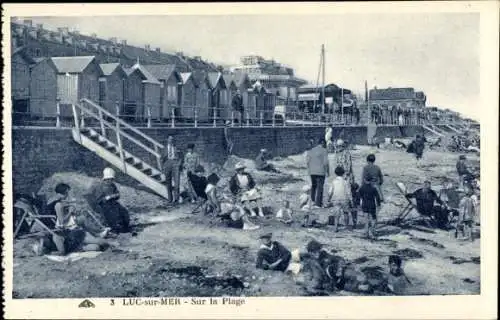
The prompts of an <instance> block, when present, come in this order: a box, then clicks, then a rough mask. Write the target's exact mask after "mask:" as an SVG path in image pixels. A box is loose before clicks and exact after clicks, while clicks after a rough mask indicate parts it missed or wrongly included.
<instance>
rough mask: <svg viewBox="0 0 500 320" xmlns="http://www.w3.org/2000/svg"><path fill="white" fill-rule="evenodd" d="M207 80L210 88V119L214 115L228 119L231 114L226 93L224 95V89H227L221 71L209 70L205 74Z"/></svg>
mask: <svg viewBox="0 0 500 320" xmlns="http://www.w3.org/2000/svg"><path fill="white" fill-rule="evenodd" d="M207 78H208V81H209V83H210V88H211V96H210V106H209V113H208V116H209V117H210V119H213V118H214V117H215V118H217V119H229V118H230V116H231V113H230V111H229V110H230V109H229V105H230V102H228V101H227V100H226V99H227V95H225V90H226V89H227V87H226V83H225V82H224V78H223V77H222V73H221V72H209V73H208V74H207Z"/></svg>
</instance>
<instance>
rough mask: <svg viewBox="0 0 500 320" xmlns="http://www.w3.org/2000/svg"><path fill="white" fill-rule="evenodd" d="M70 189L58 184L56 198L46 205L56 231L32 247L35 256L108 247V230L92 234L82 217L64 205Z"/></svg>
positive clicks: (65, 185)
mask: <svg viewBox="0 0 500 320" xmlns="http://www.w3.org/2000/svg"><path fill="white" fill-rule="evenodd" d="M70 190H71V187H70V186H69V185H67V184H65V183H59V184H58V185H57V186H56V188H55V192H56V196H55V197H54V198H53V199H51V200H50V201H49V203H48V206H47V210H48V212H49V213H50V214H53V215H55V216H56V217H57V218H56V225H55V227H56V230H55V231H54V234H53V235H52V237H48V236H44V237H41V238H40V239H39V242H38V243H36V244H35V245H34V246H33V250H34V251H35V254H37V255H43V254H45V253H47V252H50V251H53V250H56V251H57V254H58V255H66V254H68V253H70V252H75V251H101V250H102V249H104V248H105V247H107V246H108V242H107V241H106V240H104V237H106V235H107V233H108V232H109V229H108V228H105V229H104V230H102V231H101V232H100V233H97V231H95V230H94V232H92V231H91V230H89V229H88V228H87V227H86V226H85V221H84V220H83V219H82V217H77V216H76V212H75V211H74V207H72V206H70V205H68V204H67V203H65V200H66V199H67V198H68V195H69V191H70ZM72 209H73V210H72Z"/></svg>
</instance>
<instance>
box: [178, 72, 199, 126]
mask: <svg viewBox="0 0 500 320" xmlns="http://www.w3.org/2000/svg"><path fill="white" fill-rule="evenodd" d="M181 78H182V99H181V108H180V109H181V112H180V113H181V117H182V118H183V119H185V120H186V119H194V110H195V108H196V94H197V89H198V88H197V87H198V85H197V83H196V81H195V80H194V77H193V74H192V73H191V72H183V73H181Z"/></svg>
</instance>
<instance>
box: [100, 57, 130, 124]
mask: <svg viewBox="0 0 500 320" xmlns="http://www.w3.org/2000/svg"><path fill="white" fill-rule="evenodd" d="M99 66H100V67H101V69H102V72H103V76H102V77H101V78H99V104H100V105H101V106H102V107H104V108H105V109H106V110H107V111H108V112H110V113H112V114H116V106H117V105H118V107H120V106H122V105H123V102H124V101H125V90H126V86H127V83H126V81H127V73H126V72H125V70H124V69H123V67H122V66H121V65H120V64H119V63H102V64H100V65H99Z"/></svg>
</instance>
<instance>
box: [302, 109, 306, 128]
mask: <svg viewBox="0 0 500 320" xmlns="http://www.w3.org/2000/svg"><path fill="white" fill-rule="evenodd" d="M302 126H303V127H305V126H306V113H305V112H304V113H303V114H302Z"/></svg>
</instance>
